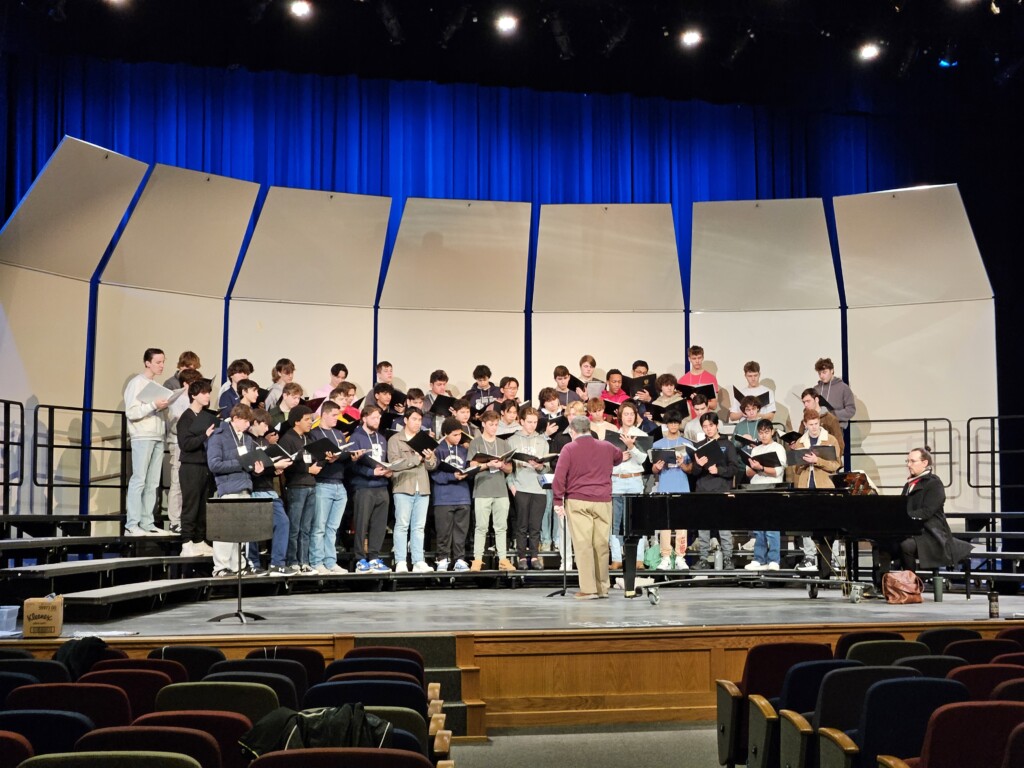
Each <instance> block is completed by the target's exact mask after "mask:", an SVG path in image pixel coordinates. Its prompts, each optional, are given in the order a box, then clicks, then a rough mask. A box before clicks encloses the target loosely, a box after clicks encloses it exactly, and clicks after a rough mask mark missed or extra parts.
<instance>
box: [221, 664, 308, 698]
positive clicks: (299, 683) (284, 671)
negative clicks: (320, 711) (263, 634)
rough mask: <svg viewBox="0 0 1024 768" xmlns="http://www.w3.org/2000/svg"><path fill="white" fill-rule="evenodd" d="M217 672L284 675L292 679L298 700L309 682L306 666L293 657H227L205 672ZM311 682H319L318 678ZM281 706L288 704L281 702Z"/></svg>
mask: <svg viewBox="0 0 1024 768" xmlns="http://www.w3.org/2000/svg"><path fill="white" fill-rule="evenodd" d="M218 672H270V673H273V674H277V675H284V676H285V677H287V678H288V679H289V680H291V681H292V684H293V685H294V686H295V695H296V696H298V697H299V700H300V701H301V700H302V697H303V696H305V695H306V690H307V689H308V688H309V683H310V682H311V681H310V680H309V677H308V675H307V673H306V667H305V666H303V665H302V663H301V662H298V661H295V660H293V659H262V658H256V659H250V658H245V659H228V660H227V661H218V662H217V663H216V664H214V665H213V666H212V667H210V671H209V672H208V673H207V674H210V675H214V674H217V673H218ZM312 682H315V683H319V682H320V678H317V679H316V680H314V681H312ZM281 706H283V707H286V706H288V705H287V704H285V703H283V702H282V704H281Z"/></svg>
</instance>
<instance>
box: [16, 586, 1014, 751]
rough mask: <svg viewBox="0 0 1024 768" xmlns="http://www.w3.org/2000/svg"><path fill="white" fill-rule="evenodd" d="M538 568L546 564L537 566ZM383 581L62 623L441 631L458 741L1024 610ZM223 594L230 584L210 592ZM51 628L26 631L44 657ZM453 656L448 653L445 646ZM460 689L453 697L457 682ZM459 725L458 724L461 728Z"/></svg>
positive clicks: (575, 720)
mask: <svg viewBox="0 0 1024 768" xmlns="http://www.w3.org/2000/svg"><path fill="white" fill-rule="evenodd" d="M547 575H548V576H550V574H547ZM399 581H400V583H399V588H398V589H396V591H394V592H386V591H382V592H376V591H372V592H371V591H366V592H359V591H348V592H320V593H300V592H292V593H291V594H282V595H276V596H258V595H251V594H250V593H247V594H246V597H245V609H246V610H247V611H252V612H253V613H258V614H260V615H262V616H265V617H266V621H260V622H255V623H251V624H246V625H237V624H229V623H227V622H224V623H220V624H214V623H209V621H208V620H209V619H210V618H211V617H213V616H215V615H217V614H220V613H223V612H224V606H225V605H226V603H225V602H224V601H223V600H221V599H216V600H211V601H201V602H193V603H184V604H179V605H175V606H173V607H167V608H163V609H159V610H154V611H152V612H150V613H148V614H145V615H136V616H131V617H128V618H124V619H118V620H113V621H105V622H100V623H92V624H88V623H76V622H72V623H66V624H65V627H64V637H65V638H66V637H68V636H70V635H71V634H72V633H76V632H84V633H100V634H102V633H115V632H116V633H122V632H127V633H131V634H129V635H125V636H119V635H113V634H111V635H109V636H107V641H108V642H109V643H110V644H111V645H113V646H115V647H119V648H122V649H124V650H126V651H127V652H128V653H129V655H132V656H144V655H145V654H146V653H148V652H149V651H150V650H151V649H153V648H156V647H159V646H161V645H166V644H172V643H207V644H214V645H218V646H220V647H222V648H223V649H224V650H225V652H226V653H227V654H228V656H229V657H242V656H244V655H245V653H246V652H247V651H249V650H250V649H252V648H256V647H260V646H265V645H274V644H293V645H312V646H315V647H317V648H319V649H320V650H321V651H322V652H323V653H324V655H325V656H326V657H327V658H329V659H330V658H340V657H341V656H342V655H344V653H345V651H346V650H348V649H349V648H351V647H352V646H353V645H355V644H360V645H362V644H367V642H368V641H371V638H370V637H368V636H373V637H372V642H378V641H381V639H382V638H381V636H385V637H384V640H385V641H387V642H393V643H396V644H403V643H406V644H410V645H413V646H420V647H423V646H430V645H431V644H438V643H440V644H442V645H445V646H449V647H451V648H452V649H453V650H452V652H451V654H450V658H446V659H443V660H442V659H438V660H437V661H435V662H432V661H431V659H430V654H429V649H428V648H425V650H428V654H427V666H428V667H431V666H435V667H438V668H439V674H440V669H441V668H448V667H449V665H453V666H454V668H455V669H451V670H450V671H451V672H452V673H456V672H457V675H456V678H455V680H456V681H457V682H452V683H448V682H446V683H445V684H444V690H445V691H447V692H448V693H446V695H445V698H446V699H448V700H451V701H453V702H454V701H456V700H458V701H459V702H460V703H459V706H460V707H461V708H462V712H461V714H460V716H459V717H458V719H459V720H462V721H463V722H464V725H463V726H462V727H460V728H458V729H457V730H456V734H457V736H460V737H462V738H469V739H473V738H482V737H485V736H486V733H487V729H488V728H494V727H514V726H528V725H545V724H560V725H562V724H580V723H590V724H593V723H607V722H641V721H650V720H704V721H707V720H713V719H714V716H715V700H714V681H715V679H717V678H726V679H732V680H737V679H739V677H740V674H741V671H742V667H743V661H744V658H745V654H746V650H747V649H748V648H750V647H751V646H753V645H756V644H758V643H762V642H773V641H774V642H779V641H785V640H809V641H817V642H834V641H835V640H836V638H837V637H838V636H839V635H841V634H843V633H844V632H850V631H854V630H861V629H887V630H895V631H899V632H903V633H904V636H905V637H907V638H908V639H912V638H913V637H915V636H916V635H917V633H918V632H920V631H921V630H922V629H925V628H928V627H932V626H936V625H943V624H955V625H959V626H966V627H971V628H974V629H977V630H979V631H980V632H981V633H982V635H983V636H986V637H991V636H994V635H995V633H996V632H998V631H999V630H1000V629H1003V628H1005V627H1007V626H1010V625H1012V624H1014V623H1017V622H1015V621H1013V619H1012V617H1013V616H1014V614H1021V615H1022V616H1024V597H1003V598H1002V599H1001V601H1000V609H1001V612H1002V616H1004V617H1006V619H1010V620H1006V619H1001V620H991V621H990V620H988V601H987V600H986V598H985V596H984V595H976V596H975V597H974V598H973V599H971V600H967V599H966V598H965V596H964V595H963V594H962V593H947V594H946V595H945V599H944V601H943V602H941V603H936V602H934V601H933V598H932V596H931V595H930V594H926V595H925V600H924V603H922V604H920V605H904V606H894V605H888V604H887V603H885V602H884V601H882V600H864V601H862V602H859V603H851V602H850V601H849V600H848V599H847V598H845V597H844V596H843V594H842V591H841V590H839V589H834V590H832V589H823V590H821V592H820V594H819V597H818V598H817V599H814V600H812V599H808V596H807V592H806V589H805V588H802V587H800V586H799V585H787V586H777V587H775V588H766V587H764V586H760V587H738V586H719V587H709V588H702V589H691V588H673V587H664V588H662V589H661V590H660V598H661V599H660V602H659V604H658V605H652V604H651V603H650V602H649V601H648V599H647V598H646V597H642V598H637V599H632V600H627V599H625V598H624V597H623V595H622V592H621V591H619V590H612V595H611V598H610V599H608V600H590V601H580V600H575V599H573V597H572V593H573V592H575V579H570V589H569V593H568V594H567V595H566V596H565V597H560V596H556V597H547V595H549V594H550V593H551V592H552V586H551V584H552V582H551V581H546V583H545V584H544V586H532V585H530V583H529V582H527V583H525V584H524V585H523V586H521V587H520V588H518V589H500V588H499V589H475V588H471V589H460V588H458V587H454V588H450V589H426V588H416V587H414V586H413V581H414V580H413V579H409V586H408V587H406V586H405V584H403V583H401V580H399ZM221 593H223V597H224V598H225V599H230V598H231V593H230V591H222V590H218V591H217V592H216V593H215V595H217V596H219V595H220V594H221ZM59 642H60V641H57V640H47V641H44V640H34V641H31V640H30V641H22V643H21V644H22V645H23V646H24V647H28V648H30V649H32V650H35V651H36V652H37V653H39V654H40V655H42V654H43V653H45V652H47V651H49V650H50V649H52V648H53V647H56V645H58V644H59ZM448 655H449V654H447V653H446V654H445V656H448ZM456 690H458V695H452V694H455V691H456ZM460 731H461V732H460Z"/></svg>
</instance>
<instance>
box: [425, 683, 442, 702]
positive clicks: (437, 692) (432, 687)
mask: <svg viewBox="0 0 1024 768" xmlns="http://www.w3.org/2000/svg"><path fill="white" fill-rule="evenodd" d="M440 698H441V684H440V683H427V701H433V700H434V699H440Z"/></svg>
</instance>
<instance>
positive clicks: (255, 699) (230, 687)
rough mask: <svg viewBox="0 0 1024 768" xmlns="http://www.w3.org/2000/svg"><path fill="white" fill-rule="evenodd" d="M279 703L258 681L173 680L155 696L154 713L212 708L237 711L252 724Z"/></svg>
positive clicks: (267, 688) (272, 692)
mask: <svg viewBox="0 0 1024 768" xmlns="http://www.w3.org/2000/svg"><path fill="white" fill-rule="evenodd" d="M310 690H313V689H312V688H311V689H310ZM278 706H280V705H279V703H278V700H277V694H276V693H274V689H273V688H269V687H268V686H266V685H260V684H259V683H201V682H200V683H173V684H171V685H168V686H167V687H166V688H162V689H160V693H158V694H157V696H156V709H157V712H168V711H172V710H174V711H177V710H183V709H213V710H220V711H224V712H237V713H239V714H240V715H245V716H246V717H247V718H249V720H250V721H251V722H253V723H256V722H259V720H260V719H261V718H262V717H263V716H264V715H266V714H267V713H268V712H273V711H274V710H275V709H277V708H278Z"/></svg>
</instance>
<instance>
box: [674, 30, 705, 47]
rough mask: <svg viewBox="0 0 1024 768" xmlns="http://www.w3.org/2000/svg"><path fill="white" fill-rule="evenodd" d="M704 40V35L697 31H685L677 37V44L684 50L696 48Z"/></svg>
mask: <svg viewBox="0 0 1024 768" xmlns="http://www.w3.org/2000/svg"><path fill="white" fill-rule="evenodd" d="M703 40H704V35H702V34H701V33H700V30H699V29H687V30H684V31H683V34H681V35H680V36H679V42H680V43H682V45H683V47H684V48H696V47H697V46H698V45H700V44H701V41H703Z"/></svg>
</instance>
